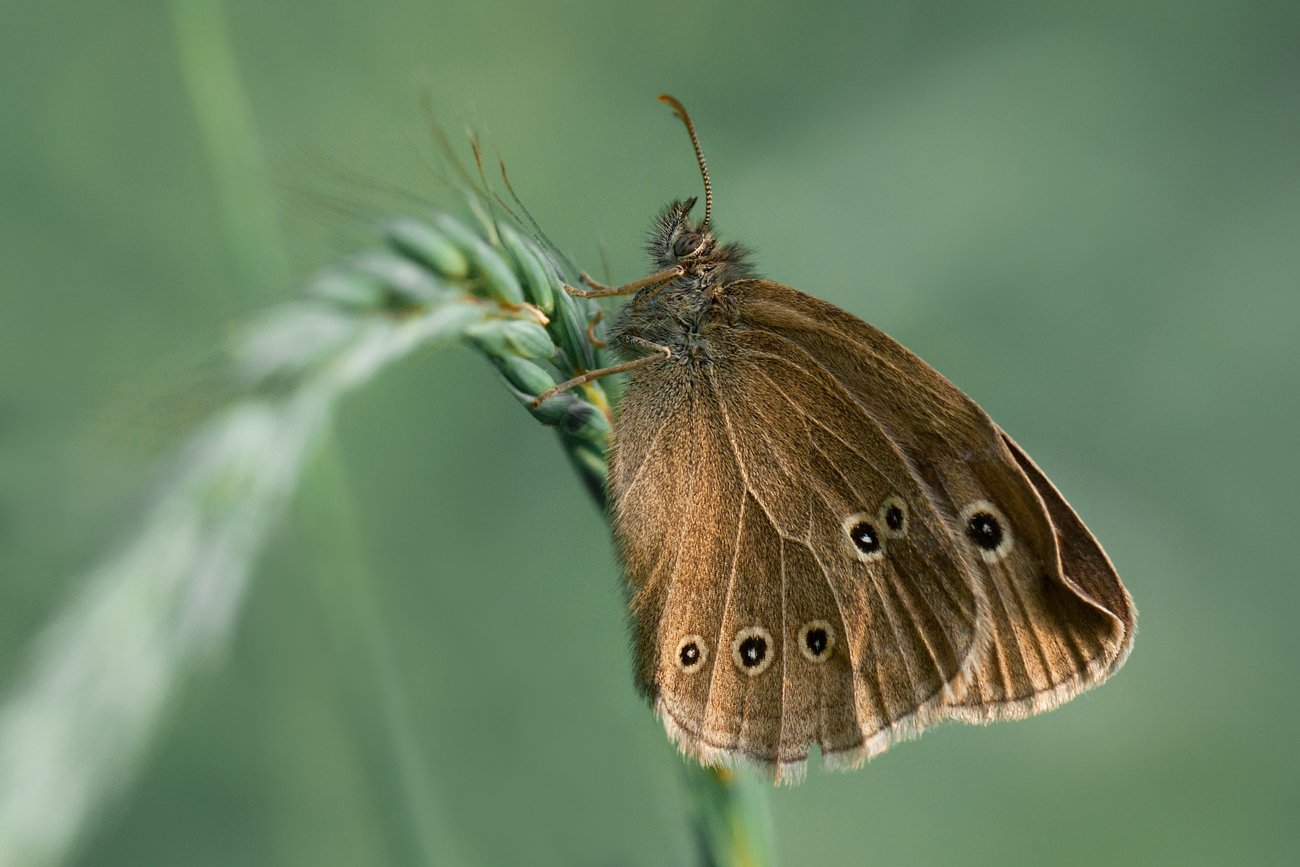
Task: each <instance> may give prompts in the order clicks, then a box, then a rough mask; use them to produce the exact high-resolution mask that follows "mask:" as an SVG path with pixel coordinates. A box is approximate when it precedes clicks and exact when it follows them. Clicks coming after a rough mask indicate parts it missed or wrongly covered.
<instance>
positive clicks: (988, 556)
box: [958, 500, 1015, 563]
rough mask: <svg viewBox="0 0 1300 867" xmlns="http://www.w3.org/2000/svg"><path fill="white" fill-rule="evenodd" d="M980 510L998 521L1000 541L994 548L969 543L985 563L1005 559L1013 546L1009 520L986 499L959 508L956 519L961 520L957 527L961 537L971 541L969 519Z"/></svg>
mask: <svg viewBox="0 0 1300 867" xmlns="http://www.w3.org/2000/svg"><path fill="white" fill-rule="evenodd" d="M980 512H986V513H988V514H990V515H992V516H993V518H994V519H995V520H996V521H997V522H998V526H999V527H1001V528H1002V541H1001V542H999V543H998V546H997V547H996V548H984V547H981V546H980V545H977V544H975V543H974V542H971V545H972V546H973V547H974V548H975V550H976V551H978V552H979V555H980V557H981V558H982V559H983V560H984V562H985V563H997V562H999V561H1001V560H1005V559H1006V558H1007V557H1008V555H1010V554H1011V549H1012V548H1013V547H1014V546H1015V534H1014V533H1012V532H1011V522H1010V521H1008V520H1007V516H1006V515H1004V514H1002V510H1001V509H999V508H998V507H997V506H995V505H993V504H992V503H990V502H989V501H988V500H976V501H975V502H973V503H969V504H967V505H966V507H965V508H963V509H962V510H961V514H960V515H959V516H958V519H959V521H960V522H961V526H960V528H959V529H960V530H961V534H962V538H963V539H965V540H966V541H967V542H970V541H971V538H970V519H971V518H973V517H975V515H977V514H979V513H980Z"/></svg>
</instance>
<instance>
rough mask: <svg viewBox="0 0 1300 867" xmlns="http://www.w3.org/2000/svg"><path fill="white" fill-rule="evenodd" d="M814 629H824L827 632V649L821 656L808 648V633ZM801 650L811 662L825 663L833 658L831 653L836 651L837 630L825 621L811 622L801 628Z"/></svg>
mask: <svg viewBox="0 0 1300 867" xmlns="http://www.w3.org/2000/svg"><path fill="white" fill-rule="evenodd" d="M814 629H822V630H825V632H826V649H825V650H823V651H822V652H821V655H820V656H818V655H817V654H815V653H813V652H812V650H811V649H809V647H808V633H809V632H812V631H813V630H814ZM799 649H800V650H801V651H803V655H804V656H805V657H807V658H808V661H809V662H825V661H826V660H828V659H830V658H831V651H832V650H834V649H835V630H834V629H831V625H830V624H829V623H827V622H826V621H825V620H811V621H809V622H807V623H805V624H804V625H803V626H801V627H799Z"/></svg>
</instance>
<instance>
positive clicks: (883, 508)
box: [880, 497, 908, 537]
mask: <svg viewBox="0 0 1300 867" xmlns="http://www.w3.org/2000/svg"><path fill="white" fill-rule="evenodd" d="M880 523H881V524H882V525H884V528H885V533H886V535H889V536H894V537H902V536H906V535H907V524H908V514H907V504H906V503H904V502H903V500H902V498H901V497H890V498H889V499H887V500H885V502H883V503H881V504H880Z"/></svg>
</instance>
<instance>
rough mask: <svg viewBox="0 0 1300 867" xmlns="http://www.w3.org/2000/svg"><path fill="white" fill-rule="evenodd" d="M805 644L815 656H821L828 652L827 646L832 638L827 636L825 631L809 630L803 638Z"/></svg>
mask: <svg viewBox="0 0 1300 867" xmlns="http://www.w3.org/2000/svg"><path fill="white" fill-rule="evenodd" d="M803 641H804V644H805V645H807V647H808V650H809V651H811V652H812V655H813V656H821V655H822V654H823V653H825V652H826V646H827V645H828V644H830V641H831V640H830V636H829V635H827V634H826V630H825V629H821V628H817V629H809V630H808V632H807V634H805V635H804V637H803Z"/></svg>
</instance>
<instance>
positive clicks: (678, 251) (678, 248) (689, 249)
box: [673, 232, 704, 259]
mask: <svg viewBox="0 0 1300 867" xmlns="http://www.w3.org/2000/svg"><path fill="white" fill-rule="evenodd" d="M703 242H704V238H703V237H701V236H700V235H697V234H695V233H694V232H685V233H683V234H681V235H678V236H677V240H676V241H674V242H673V254H674V255H675V256H677V258H679V259H680V258H682V257H683V256H689V255H691V254H692V253H694V252H695V251H696V250H698V249H699V248H700V244H702V243H703Z"/></svg>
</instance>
